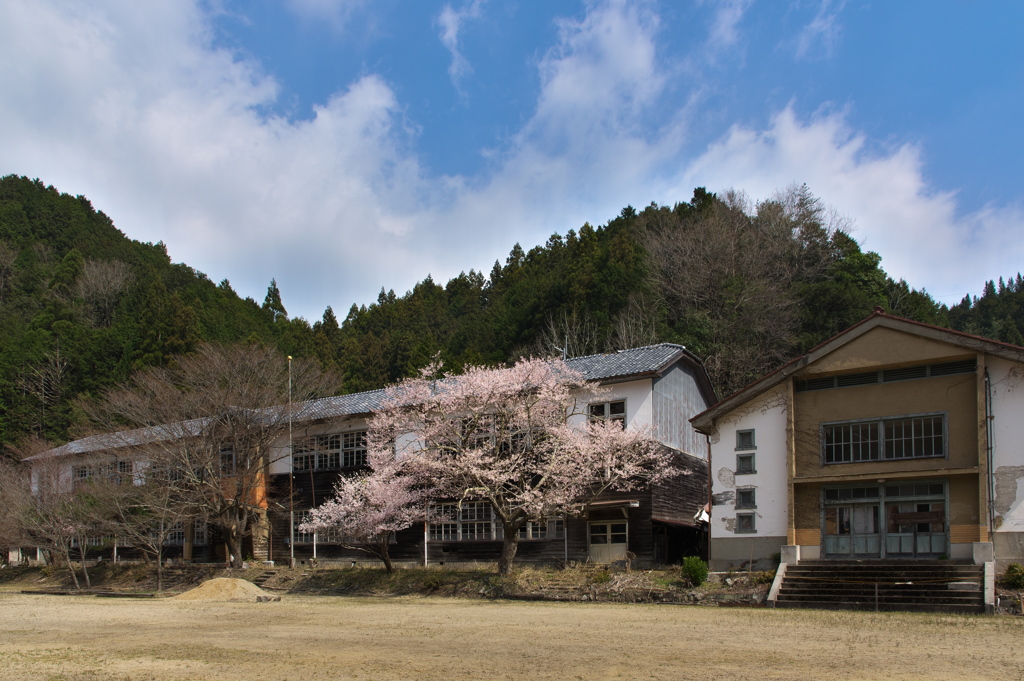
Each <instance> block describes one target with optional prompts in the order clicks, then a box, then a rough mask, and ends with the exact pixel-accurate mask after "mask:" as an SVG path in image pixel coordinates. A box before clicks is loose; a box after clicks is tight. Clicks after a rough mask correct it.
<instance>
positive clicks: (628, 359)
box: [566, 343, 686, 381]
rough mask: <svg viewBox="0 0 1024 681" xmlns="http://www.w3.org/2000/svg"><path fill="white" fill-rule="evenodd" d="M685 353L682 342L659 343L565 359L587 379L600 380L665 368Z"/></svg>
mask: <svg viewBox="0 0 1024 681" xmlns="http://www.w3.org/2000/svg"><path fill="white" fill-rule="evenodd" d="M685 352H686V348H684V347H683V346H682V345H675V344H673V343H659V344H658V345H648V346H646V347H642V348H633V349H631V350H619V351H618V352H609V353H606V354H602V355H587V356H586V357H573V358H572V359H569V360H566V364H568V365H569V366H570V367H572V368H573V369H576V370H577V371H579V372H582V373H583V375H584V376H586V377H587V380H590V381H603V380H607V379H609V378H620V377H623V376H632V375H635V374H648V373H652V372H658V371H661V370H662V369H664V368H665V367H666V366H668V365H669V364H671V363H672V362H674V361H676V360H677V359H679V357H680V356H681V355H683V354H684V353H685Z"/></svg>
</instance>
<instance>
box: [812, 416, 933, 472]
mask: <svg viewBox="0 0 1024 681" xmlns="http://www.w3.org/2000/svg"><path fill="white" fill-rule="evenodd" d="M945 455H946V445H945V416H944V415H942V414H929V415H925V416H913V417H900V418H889V419H878V420H877V421H857V422H851V423H827V424H824V425H823V426H822V459H823V461H824V462H825V463H827V464H829V463H857V462H861V461H879V460H899V459H919V458H928V457H936V456H945Z"/></svg>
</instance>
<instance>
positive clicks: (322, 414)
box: [295, 390, 384, 421]
mask: <svg viewBox="0 0 1024 681" xmlns="http://www.w3.org/2000/svg"><path fill="white" fill-rule="evenodd" d="M383 399H384V391H383V390H369V391H367V392H364V393H352V394H351V395H339V396H337V397H324V398H321V399H319V400H310V401H309V402H306V403H304V404H302V405H301V406H299V410H298V412H297V413H296V414H295V418H296V419H297V420H299V421H307V420H308V421H317V420H320V419H329V418H334V417H337V416H351V415H354V414H368V413H370V412H371V411H373V410H374V409H376V408H377V407H379V406H380V403H381V400H383Z"/></svg>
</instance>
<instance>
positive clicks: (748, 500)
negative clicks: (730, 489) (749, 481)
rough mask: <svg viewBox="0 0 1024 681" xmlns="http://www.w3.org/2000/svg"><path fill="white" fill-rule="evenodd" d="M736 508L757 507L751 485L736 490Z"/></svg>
mask: <svg viewBox="0 0 1024 681" xmlns="http://www.w3.org/2000/svg"><path fill="white" fill-rule="evenodd" d="M736 508H757V497H756V496H755V495H754V488H753V487H748V488H746V489H738V490H736Z"/></svg>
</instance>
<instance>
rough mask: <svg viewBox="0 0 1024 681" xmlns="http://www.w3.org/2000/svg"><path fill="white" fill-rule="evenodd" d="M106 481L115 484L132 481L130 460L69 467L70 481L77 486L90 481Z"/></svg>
mask: <svg viewBox="0 0 1024 681" xmlns="http://www.w3.org/2000/svg"><path fill="white" fill-rule="evenodd" d="M100 480H103V481H106V482H112V483H114V484H115V485H127V484H129V483H130V482H132V480H133V477H132V462H131V461H112V462H109V463H102V464H82V465H78V466H72V467H71V482H72V485H73V486H74V487H79V486H81V485H84V484H85V483H87V482H90V481H100Z"/></svg>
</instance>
